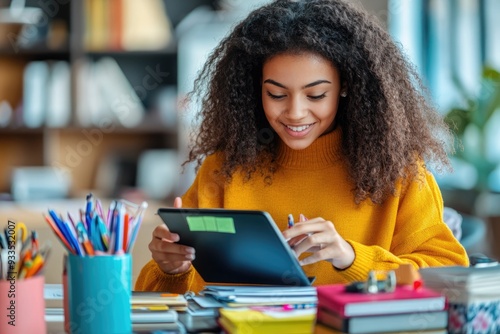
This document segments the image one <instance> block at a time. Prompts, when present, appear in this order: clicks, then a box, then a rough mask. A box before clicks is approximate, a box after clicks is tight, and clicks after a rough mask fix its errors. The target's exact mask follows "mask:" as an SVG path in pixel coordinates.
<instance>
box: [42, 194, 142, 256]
mask: <svg viewBox="0 0 500 334" xmlns="http://www.w3.org/2000/svg"><path fill="white" fill-rule="evenodd" d="M147 207H148V204H147V202H142V203H141V204H140V205H137V204H134V203H131V202H129V201H126V200H113V201H111V203H110V205H109V208H108V210H107V212H106V214H105V213H104V210H103V207H102V203H101V201H100V200H99V199H98V198H95V197H94V196H93V195H92V194H91V193H90V194H88V195H87V197H86V205H85V210H82V209H80V210H79V215H78V217H77V218H75V215H72V214H71V213H70V212H68V213H67V219H64V217H63V216H62V215H58V214H57V213H56V212H55V211H54V210H51V209H49V210H48V215H44V217H45V220H46V221H47V223H48V224H49V225H50V227H51V228H52V230H53V231H54V233H55V234H56V235H57V237H58V238H59V240H60V241H61V243H62V244H63V246H64V247H65V248H66V250H67V251H68V252H69V253H71V254H75V255H79V256H86V255H90V256H92V255H104V254H125V253H130V252H131V251H132V249H133V247H134V243H135V240H136V238H137V234H138V232H139V228H140V226H141V223H142V219H143V217H144V213H145V210H146V208H147Z"/></svg>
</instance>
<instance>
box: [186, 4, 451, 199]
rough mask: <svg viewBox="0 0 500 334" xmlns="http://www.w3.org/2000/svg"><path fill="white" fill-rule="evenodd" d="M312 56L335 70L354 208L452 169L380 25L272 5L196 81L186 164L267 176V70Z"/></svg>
mask: <svg viewBox="0 0 500 334" xmlns="http://www.w3.org/2000/svg"><path fill="white" fill-rule="evenodd" d="M304 52H312V53H315V54H319V55H321V56H323V57H325V58H326V59H329V60H330V61H331V62H332V63H333V64H334V65H335V66H336V67H337V69H338V70H339V73H340V77H341V81H342V82H343V83H345V84H346V86H347V90H348V95H347V97H346V98H343V99H341V102H340V105H339V107H338V113H337V116H336V123H337V126H340V128H341V129H342V151H343V154H344V155H345V157H346V160H347V162H346V163H347V165H348V168H349V172H350V177H351V178H352V181H353V182H354V189H353V191H354V196H355V201H356V203H360V202H361V201H363V200H365V199H367V198H370V199H371V200H372V201H373V202H374V203H381V202H383V200H384V199H385V198H386V197H387V196H388V195H390V194H394V195H396V183H397V181H398V180H412V179H414V178H416V177H417V175H419V168H420V166H422V164H423V163H424V161H425V162H438V163H437V164H436V166H438V167H439V168H441V167H443V166H446V167H449V161H448V157H447V153H446V149H445V143H446V139H447V138H448V136H449V135H450V131H449V129H448V128H447V127H446V125H445V123H444V122H443V120H442V117H441V116H440V115H439V114H438V113H437V112H436V111H435V109H434V108H433V106H432V104H431V103H430V99H429V94H428V92H427V90H426V89H425V87H424V85H423V84H422V82H421V80H420V78H419V76H418V74H417V72H416V70H415V69H414V68H413V66H412V65H411V63H410V62H409V61H408V60H406V58H405V56H404V55H403V54H402V52H401V51H400V49H399V48H398V46H397V45H396V44H395V43H394V41H393V40H392V39H391V37H390V36H389V34H388V33H387V32H386V31H385V30H384V28H382V27H381V26H380V25H379V23H378V22H377V20H376V19H375V18H373V17H371V16H370V15H369V14H368V13H366V12H364V11H363V10H361V9H359V8H357V7H355V6H353V5H351V4H348V3H346V2H344V1H342V0H298V1H294V0H277V1H274V2H272V3H271V4H268V5H265V6H263V7H261V8H258V9H256V10H254V11H253V12H252V13H250V14H249V16H248V17H247V18H246V19H244V20H243V21H242V22H240V23H239V24H238V25H237V26H236V27H235V28H234V29H233V31H232V32H231V33H230V34H229V35H228V36H227V37H225V38H224V39H223V40H222V41H221V43H220V44H219V45H218V46H217V48H215V50H214V51H213V52H212V54H211V55H210V57H209V59H208V61H207V63H206V64H205V66H204V67H203V69H202V71H201V72H200V74H199V76H198V78H197V79H196V80H195V86H194V87H195V89H194V91H193V92H191V94H190V96H191V98H198V99H200V100H201V110H200V112H199V114H198V116H197V120H201V122H200V123H199V128H198V130H197V135H196V138H195V141H194V142H193V143H192V146H191V149H190V153H189V156H188V160H187V161H186V163H187V162H193V161H195V162H197V163H198V167H199V166H200V164H201V163H202V161H203V159H204V158H205V157H206V156H207V155H210V154H213V153H215V152H222V153H223V154H224V157H225V159H224V163H223V165H222V167H221V170H220V171H219V172H221V173H222V174H223V175H224V176H226V177H227V179H228V180H230V179H231V176H232V175H233V173H234V172H235V171H236V169H237V168H238V169H241V170H242V171H243V172H244V173H246V176H247V178H249V177H250V176H251V175H252V174H253V173H255V172H259V173H261V174H262V175H267V176H272V174H273V173H274V171H275V170H276V167H277V166H276V163H275V159H274V158H275V157H276V154H277V142H278V139H277V138H278V136H277V135H276V134H274V133H273V132H271V131H272V128H271V126H270V125H269V123H268V122H267V120H266V117H265V114H264V111H263V107H262V101H261V78H262V67H263V64H264V62H265V61H266V60H267V59H269V58H270V57H272V56H274V55H277V54H283V53H304Z"/></svg>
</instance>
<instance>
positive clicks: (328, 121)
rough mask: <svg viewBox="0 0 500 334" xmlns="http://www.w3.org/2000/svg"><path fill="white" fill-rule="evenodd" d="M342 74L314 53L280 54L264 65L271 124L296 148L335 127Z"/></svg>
mask: <svg viewBox="0 0 500 334" xmlns="http://www.w3.org/2000/svg"><path fill="white" fill-rule="evenodd" d="M340 91H341V83H340V74H339V72H338V70H337V69H336V68H335V67H334V66H333V64H332V63H331V62H330V61H329V60H328V59H326V58H324V57H322V56H319V55H317V54H314V53H300V54H288V53H286V54H280V55H276V56H274V57H272V58H270V59H268V60H267V61H266V62H265V63H264V66H263V68H262V106H263V108H264V113H265V114H266V118H267V120H268V122H269V124H270V125H271V126H272V128H273V129H274V131H276V133H277V134H278V136H279V137H280V138H281V140H283V142H284V143H285V144H286V145H287V146H289V147H290V148H292V149H294V150H302V149H305V148H306V147H308V146H309V145H311V144H312V143H313V142H314V140H316V138H318V137H319V136H321V135H323V134H325V133H328V132H329V131H331V130H332V129H333V127H334V120H335V116H336V115H337V106H338V102H339V95H340Z"/></svg>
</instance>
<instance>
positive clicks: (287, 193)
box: [135, 130, 468, 293]
mask: <svg viewBox="0 0 500 334" xmlns="http://www.w3.org/2000/svg"><path fill="white" fill-rule="evenodd" d="M340 140H341V133H340V131H339V130H335V131H334V132H332V133H330V134H327V135H325V136H322V137H320V138H318V139H317V140H316V141H315V142H314V143H313V144H312V145H311V146H310V147H308V148H306V149H304V150H301V151H294V150H291V149H290V148H288V147H286V145H282V147H281V148H280V152H279V156H278V163H279V169H278V171H277V172H276V173H275V174H274V176H273V179H272V184H271V185H266V184H265V182H264V180H263V178H262V177H260V175H259V174H258V173H256V174H255V176H254V177H253V179H252V180H250V181H247V182H245V181H244V180H243V177H242V175H239V174H238V173H236V174H234V176H233V178H232V181H231V182H230V183H225V182H224V180H223V179H222V178H221V177H220V176H219V175H217V174H215V173H214V171H215V170H217V169H218V168H219V166H220V165H221V156H220V155H217V154H215V155H212V156H209V157H207V158H206V159H205V161H204V163H203V165H202V166H201V167H200V170H199V172H198V175H197V177H196V179H195V181H194V183H193V184H192V186H191V187H190V188H189V190H188V191H187V192H186V194H184V196H183V206H184V207H186V208H187V207H192V208H227V209H251V210H263V211H267V212H269V213H270V214H271V216H272V217H273V219H274V221H275V222H276V224H277V225H278V228H279V229H280V230H284V229H285V228H287V216H288V214H290V213H291V214H293V216H294V217H298V216H299V214H301V213H302V214H304V215H305V216H306V217H308V218H314V217H322V218H324V219H326V220H330V221H331V222H333V224H334V225H335V228H336V229H337V231H338V232H339V233H340V235H342V236H343V238H344V239H345V240H346V241H347V242H349V243H350V244H351V245H352V247H353V249H354V252H355V255H356V258H355V260H354V263H353V264H352V265H351V266H350V267H349V268H347V269H344V270H336V269H335V268H334V267H333V266H332V265H331V264H330V263H328V262H326V261H322V262H319V263H314V264H311V265H306V266H304V267H303V268H304V271H305V272H306V274H307V275H308V276H316V281H315V283H314V284H315V285H323V284H332V283H346V282H350V281H355V280H365V279H366V277H367V275H368V272H369V271H370V270H373V269H376V270H388V269H394V268H397V267H398V266H399V265H400V264H403V263H411V264H412V265H413V266H414V267H415V268H420V267H427V266H442V265H468V258H467V254H466V252H465V250H464V248H463V247H462V246H461V245H460V243H459V242H458V241H457V240H456V239H455V238H454V237H453V234H452V233H451V231H450V229H449V228H448V227H447V226H446V225H445V223H444V222H443V218H442V217H443V201H442V197H441V193H440V191H439V188H438V186H437V184H436V182H435V180H434V177H433V176H432V174H430V173H429V172H427V171H422V177H420V178H419V179H420V180H415V181H413V182H411V183H410V184H409V185H407V186H406V187H405V188H404V189H403V188H402V187H401V186H399V188H398V190H399V191H400V193H401V194H400V196H397V197H395V196H391V197H390V198H388V199H387V200H386V201H385V202H384V203H383V204H382V205H375V204H373V203H372V202H371V201H369V200H367V201H365V202H363V203H361V204H360V205H356V204H355V203H354V197H353V192H352V189H353V184H352V183H351V182H350V181H349V177H348V170H347V168H346V165H345V164H344V163H343V161H342V159H341V153H340ZM256 247H258V245H256ZM204 285H205V282H204V281H203V279H202V278H201V277H200V275H199V274H198V273H197V272H196V270H195V269H194V268H193V267H191V269H190V270H189V271H187V272H186V273H182V274H176V275H169V274H165V273H164V272H162V271H161V270H160V269H159V267H158V266H157V264H156V263H155V262H154V261H153V260H151V261H150V262H148V263H147V264H146V265H145V266H144V268H143V269H142V270H141V273H140V274H139V277H138V279H137V282H136V286H135V288H136V290H155V291H171V292H178V293H183V292H186V291H189V290H190V291H195V292H197V291H199V290H201V289H202V288H203V286H204Z"/></svg>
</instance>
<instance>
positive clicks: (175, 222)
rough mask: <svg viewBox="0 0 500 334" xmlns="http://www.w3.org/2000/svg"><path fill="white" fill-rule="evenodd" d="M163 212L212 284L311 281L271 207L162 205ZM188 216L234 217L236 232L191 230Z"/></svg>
mask: <svg viewBox="0 0 500 334" xmlns="http://www.w3.org/2000/svg"><path fill="white" fill-rule="evenodd" d="M157 214H158V215H159V216H160V218H161V219H162V221H163V222H164V223H165V224H166V225H167V227H168V228H169V230H170V231H172V232H175V233H177V234H179V236H180V241H179V244H182V245H186V246H191V247H193V248H195V250H196V258H195V259H194V260H193V262H192V263H193V266H194V267H195V268H196V270H197V271H198V273H199V274H200V275H201V277H202V278H203V279H204V280H205V282H207V283H209V282H210V283H227V284H264V285H288V286H310V285H311V280H310V279H309V278H308V277H307V275H306V274H305V273H304V271H303V269H302V267H301V266H300V263H299V261H298V259H297V258H296V256H295V253H294V252H293V250H292V249H291V248H290V246H289V245H288V243H287V242H286V240H285V239H284V237H283V235H282V234H281V231H280V230H279V229H278V227H277V226H276V224H275V223H274V221H273V219H272V217H271V216H270V215H269V213H267V212H265V211H257V210H228V209H191V208H189V209H188V208H160V209H158V212H157ZM188 216H189V217H194V216H209V217H219V218H221V217H224V218H228V217H230V218H232V219H233V222H234V228H235V232H236V233H222V232H213V231H190V229H189V227H188V223H187V219H186V218H187V217H188ZM238 232H240V233H238ZM252 254H254V256H252Z"/></svg>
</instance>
